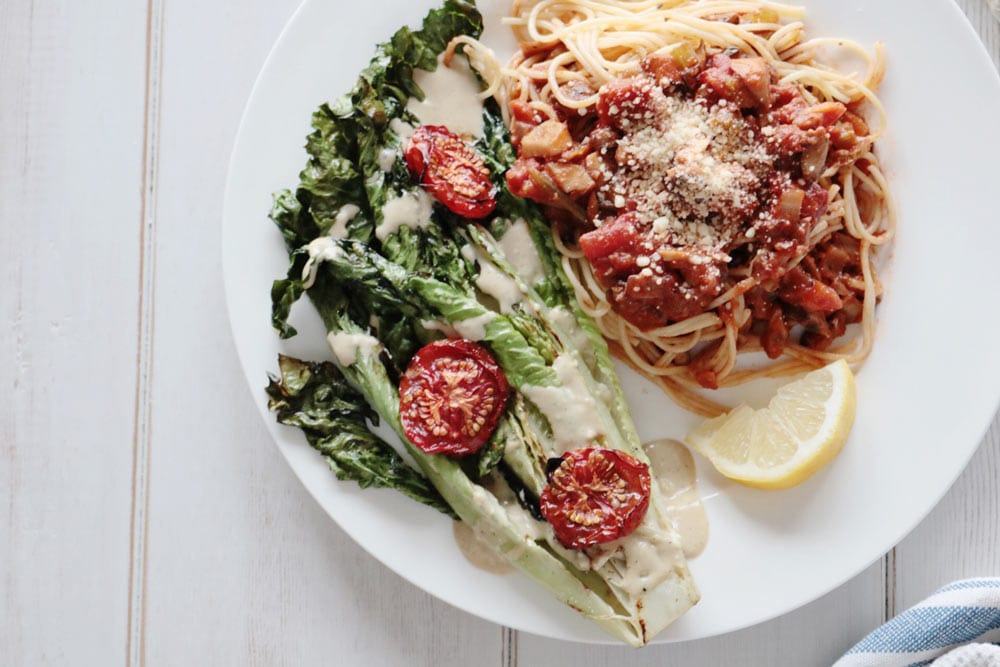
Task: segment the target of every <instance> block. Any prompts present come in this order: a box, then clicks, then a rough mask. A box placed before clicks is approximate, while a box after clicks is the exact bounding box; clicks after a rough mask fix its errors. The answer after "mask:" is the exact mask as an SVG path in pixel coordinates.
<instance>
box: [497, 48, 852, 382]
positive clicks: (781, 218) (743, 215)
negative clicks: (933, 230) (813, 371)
mask: <svg viewBox="0 0 1000 667" xmlns="http://www.w3.org/2000/svg"><path fill="white" fill-rule="evenodd" d="M578 85H580V86H581V87H585V85H586V84H583V83H581V84H578ZM592 93H593V91H591V90H584V89H581V91H580V94H581V95H585V94H592ZM598 95H599V97H598V100H599V101H598V103H597V105H596V113H595V112H592V113H589V114H586V115H585V116H581V115H580V114H579V113H577V112H576V110H571V109H562V108H559V107H558V106H557V112H558V114H559V118H558V119H556V120H553V119H549V118H542V117H541V116H540V114H538V113H537V112H536V111H535V110H534V109H532V108H531V107H530V106H528V105H527V104H522V103H518V102H515V103H514V104H513V105H512V136H513V140H514V143H515V146H516V147H517V148H518V155H519V158H518V160H517V162H516V163H515V165H514V167H513V168H511V169H510V170H509V171H508V173H507V182H508V185H509V187H510V189H511V190H512V192H514V193H515V194H517V195H520V196H523V197H527V198H530V199H532V200H534V201H536V202H538V203H540V204H542V205H543V206H544V207H545V210H546V212H547V214H548V216H549V218H550V220H551V221H552V222H553V224H555V225H557V226H558V228H559V229H560V231H561V233H562V234H563V235H564V237H566V238H567V239H568V240H569V241H571V242H574V241H575V242H576V243H578V244H579V247H580V249H581V250H582V251H583V253H584V254H585V255H586V257H587V259H588V261H589V262H590V264H591V266H592V267H593V270H594V274H595V276H596V278H597V280H598V282H599V284H600V285H601V287H603V288H604V289H605V295H606V298H607V299H608V301H609V303H610V304H611V306H612V308H613V309H614V310H615V312H616V313H617V314H618V315H620V316H621V317H622V318H624V319H625V320H627V321H628V322H630V323H631V324H633V325H634V326H636V327H637V328H639V329H640V330H643V331H649V330H652V329H656V328H658V327H663V326H666V325H669V324H672V323H675V322H679V321H681V320H684V319H687V318H689V317H693V316H695V315H698V314H700V313H703V312H706V311H707V310H709V309H711V308H713V307H716V306H718V303H713V302H715V301H716V299H718V298H720V297H721V296H722V295H724V294H726V293H727V291H729V290H731V289H732V288H734V287H735V286H737V285H743V284H752V288H750V289H749V291H748V292H747V294H746V297H745V298H746V302H747V305H748V307H749V309H750V311H751V318H750V320H749V321H748V322H747V323H746V324H745V325H744V326H745V329H746V330H747V331H749V332H750V333H752V334H755V335H757V336H759V337H760V339H761V341H762V345H763V347H764V349H765V350H766V351H767V353H768V355H769V356H772V357H776V356H778V355H780V354H781V351H782V349H783V348H784V346H785V345H786V344H787V342H788V339H789V332H790V331H791V330H792V329H793V328H794V327H796V326H797V325H801V326H802V327H803V332H804V333H802V335H801V339H800V342H801V343H802V344H803V345H807V346H810V347H816V348H824V347H826V346H827V345H829V343H830V342H831V341H832V340H833V339H834V338H836V337H837V336H839V335H842V334H843V332H844V329H845V327H846V325H847V324H849V323H851V322H856V321H858V320H859V318H860V307H859V304H860V302H861V299H862V292H863V285H862V284H861V281H860V280H859V276H860V265H861V262H860V257H859V244H858V242H857V241H856V240H854V239H852V238H851V237H850V236H848V235H846V234H839V233H838V234H828V235H825V236H824V235H822V234H820V235H819V237H820V238H819V239H818V241H817V239H816V238H813V236H812V233H813V231H814V230H815V229H816V225H817V224H818V223H819V222H820V221H821V220H822V219H823V216H824V214H825V213H826V211H827V207H828V205H829V201H828V192H827V189H826V187H824V185H822V184H821V179H822V177H823V174H824V173H827V174H829V173H831V172H832V170H836V169H838V168H839V167H841V166H843V165H847V164H850V163H851V162H853V161H854V160H856V159H857V158H858V157H859V156H860V155H861V154H863V152H864V151H865V150H867V146H868V144H867V141H866V140H865V138H866V136H867V135H868V134H869V130H868V127H867V125H866V123H865V122H864V120H863V119H861V117H860V116H858V115H857V114H855V113H854V112H853V111H852V110H851V109H850V108H848V107H847V106H845V105H843V104H841V103H839V102H822V103H818V104H811V103H809V102H808V101H807V100H806V99H805V98H804V97H803V95H802V93H801V92H800V91H799V90H798V89H796V88H795V87H793V86H785V85H780V84H779V83H778V82H777V78H776V76H775V74H774V73H773V71H772V70H771V69H770V67H769V65H768V64H767V62H766V61H765V60H764V59H762V58H756V57H745V56H741V55H739V54H735V53H733V54H730V53H728V52H727V53H717V54H714V55H706V54H705V53H704V51H701V52H699V53H695V54H692V53H685V55H684V56H683V57H677V58H675V57H673V56H670V55H669V54H668V55H653V56H650V57H648V58H647V59H646V60H645V61H643V63H642V67H641V70H640V71H638V72H636V73H635V75H634V76H631V77H628V78H623V79H618V80H615V81H612V82H610V83H608V84H606V85H605V86H603V87H602V88H601V89H600V90H599V91H598ZM556 139H558V140H556ZM748 281H749V282H748ZM744 291H745V290H744ZM723 300H725V299H723ZM721 314H722V313H721V311H720V315H721ZM702 383H703V384H705V385H706V386H711V385H712V384H713V380H712V378H711V377H707V376H706V377H705V378H704V379H703V380H702Z"/></svg>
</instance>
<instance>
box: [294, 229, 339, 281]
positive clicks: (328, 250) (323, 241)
mask: <svg viewBox="0 0 1000 667" xmlns="http://www.w3.org/2000/svg"><path fill="white" fill-rule="evenodd" d="M334 241H335V239H333V238H331V237H329V236H320V237H318V238H315V239H313V240H312V241H310V242H309V246H308V251H309V259H308V260H306V264H305V266H303V267H302V286H303V287H304V288H305V289H309V288H310V287H312V286H313V283H314V282H315V281H316V271H318V270H319V265H320V264H321V263H323V262H325V261H328V260H331V259H336V258H338V257H340V256H341V255H342V254H343V252H344V251H343V250H341V249H340V246H339V245H337V244H336V243H335V242H334Z"/></svg>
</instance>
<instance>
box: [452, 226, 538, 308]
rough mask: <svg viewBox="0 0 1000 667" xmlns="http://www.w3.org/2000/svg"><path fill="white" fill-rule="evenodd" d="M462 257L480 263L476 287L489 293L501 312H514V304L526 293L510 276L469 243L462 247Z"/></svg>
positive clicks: (520, 300) (519, 301)
mask: <svg viewBox="0 0 1000 667" xmlns="http://www.w3.org/2000/svg"><path fill="white" fill-rule="evenodd" d="M461 253H462V257H464V258H465V259H466V260H468V261H469V262H476V263H478V265H479V275H477V276H476V287H478V288H479V290H480V291H481V292H482V293H483V294H487V295H489V296H491V297H493V298H494V299H496V301H497V303H498V304H499V306H500V312H501V313H504V314H510V313H512V312H514V306H515V305H517V304H519V303H521V302H522V300H523V297H524V295H523V294H522V293H521V290H520V288H518V286H517V283H515V282H514V281H513V280H512V279H511V278H510V276H508V275H507V274H506V273H504V272H503V271H501V270H500V269H498V268H497V266H496V265H495V264H494V263H493V262H491V261H490V260H489V259H487V258H486V257H484V256H483V255H482V254H481V253H480V252H479V250H478V249H477V248H476V247H475V246H472V245H470V244H468V243H466V244H465V245H464V246H462V248H461Z"/></svg>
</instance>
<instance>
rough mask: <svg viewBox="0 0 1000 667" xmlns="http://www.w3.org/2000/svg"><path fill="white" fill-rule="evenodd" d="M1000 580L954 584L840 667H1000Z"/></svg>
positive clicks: (872, 637) (894, 623)
mask: <svg viewBox="0 0 1000 667" xmlns="http://www.w3.org/2000/svg"><path fill="white" fill-rule="evenodd" d="M998 643H1000V579H965V580H963V581H956V582H955V583H952V584H948V585H947V586H945V587H944V588H942V589H941V590H939V591H937V592H936V593H934V594H933V595H932V596H930V597H929V598H927V599H926V600H924V601H923V602H921V603H919V604H918V605H916V606H915V607H911V608H910V609H907V610H906V611H904V612H903V613H902V614H899V615H898V616H896V617H895V618H893V619H892V620H890V621H889V622H888V623H886V624H885V625H883V626H882V627H880V628H878V629H877V630H875V631H874V632H872V633H871V634H870V635H868V636H867V637H865V638H864V639H862V640H861V641H860V642H859V643H858V644H857V645H856V646H855V647H854V648H852V649H851V650H850V651H848V652H847V653H846V654H845V655H844V657H842V658H841V659H840V660H838V661H837V662H836V663H835V664H834V667H918V666H920V665H930V664H932V663H934V664H935V665H937V666H938V667H946V666H950V667H981V666H982V667H1000V645H998Z"/></svg>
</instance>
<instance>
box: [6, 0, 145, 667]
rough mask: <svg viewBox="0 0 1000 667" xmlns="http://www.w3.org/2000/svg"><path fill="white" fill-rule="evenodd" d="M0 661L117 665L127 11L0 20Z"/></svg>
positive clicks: (133, 327) (125, 567) (11, 14)
mask: <svg viewBox="0 0 1000 667" xmlns="http://www.w3.org/2000/svg"><path fill="white" fill-rule="evenodd" d="M0 17H2V18H0V260H2V261H0V265H2V268H0V272H2V276H3V278H2V290H0V368H2V369H3V371H2V374H0V447H2V450H3V452H2V454H0V495H2V497H3V501H2V502H3V503H4V512H3V518H2V519H0V564H2V570H3V573H2V575H0V664H2V665H48V664H71V663H72V664H91V665H104V664H107V665H110V664H116V663H120V662H121V661H122V659H123V657H124V656H125V653H126V643H127V635H128V631H127V628H128V601H129V581H130V547H131V542H130V523H131V522H130V513H131V494H132V460H133V442H134V426H135V424H134V421H135V419H134V416H135V412H136V398H137V397H136V385H137V371H136V368H137V367H136V358H137V345H138V342H137V341H138V334H137V324H138V300H139V280H140V273H141V268H140V260H139V257H140V245H141V229H142V198H143V192H142V169H141V166H142V151H143V141H142V137H143V121H144V114H143V90H144V78H145V67H144V62H145V49H146V41H145V34H146V15H145V7H144V6H143V5H142V4H140V3H131V4H129V5H127V6H124V5H123V6H120V7H113V6H111V5H110V4H107V3H89V2H79V3H77V2H73V3H35V2H27V1H24V0H15V1H14V2H5V3H3V7H2V9H0Z"/></svg>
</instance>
